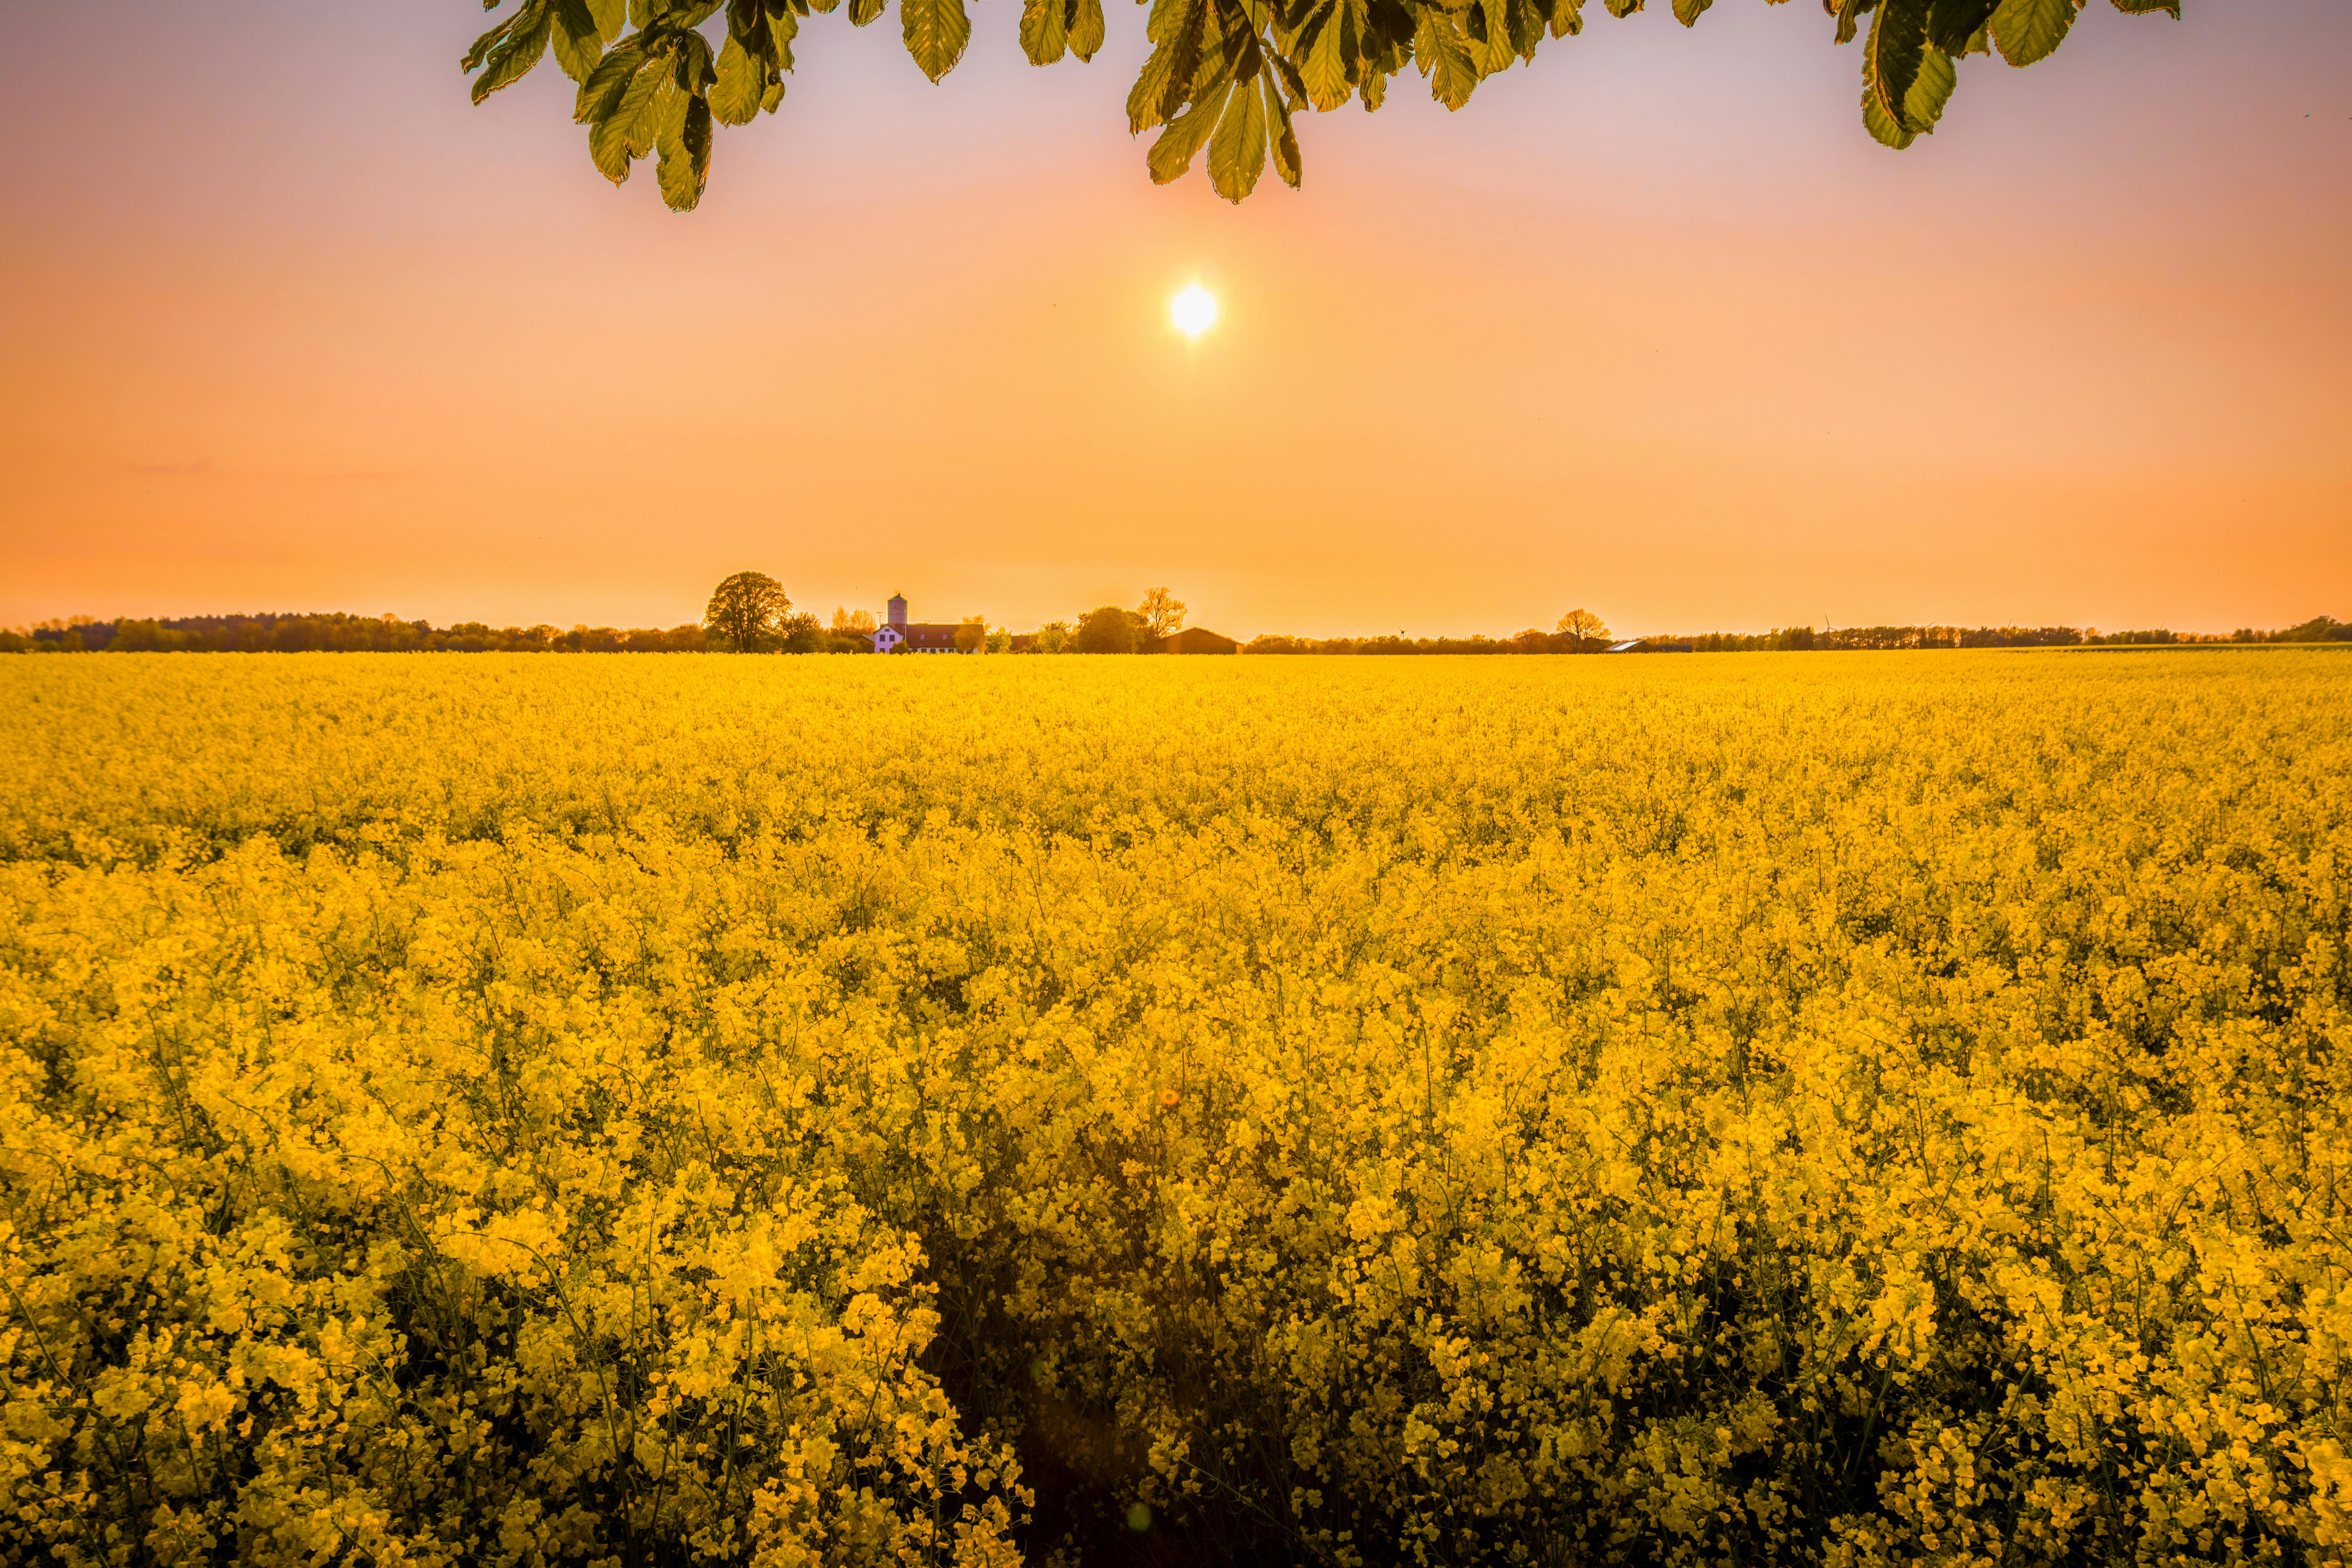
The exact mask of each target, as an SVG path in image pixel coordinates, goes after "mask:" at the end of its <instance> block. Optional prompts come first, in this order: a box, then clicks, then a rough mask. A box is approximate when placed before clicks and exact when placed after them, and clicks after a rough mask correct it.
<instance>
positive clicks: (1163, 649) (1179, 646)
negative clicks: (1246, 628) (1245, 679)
mask: <svg viewBox="0 0 2352 1568" xmlns="http://www.w3.org/2000/svg"><path fill="white" fill-rule="evenodd" d="M1149 651H1150V652H1152V653H1239V652H1241V651H1242V645H1241V644H1239V643H1237V642H1235V641H1234V639H1233V638H1231V637H1219V636H1218V635H1217V634H1216V633H1215V632H1213V631H1211V630H1209V628H1208V627H1206V626H1186V627H1185V628H1184V629H1183V630H1182V631H1181V632H1171V633H1169V634H1168V635H1167V636H1166V637H1161V638H1160V640H1159V641H1157V642H1155V643H1153V644H1151V645H1150V650H1149Z"/></svg>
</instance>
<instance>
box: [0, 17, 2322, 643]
mask: <svg viewBox="0 0 2352 1568" xmlns="http://www.w3.org/2000/svg"><path fill="white" fill-rule="evenodd" d="M2191 5H2192V9H2191V14H2190V16H2189V20H2187V21H2185V22H2182V23H2179V24H2173V23H2170V22H2168V21H2166V20H2164V19H2163V18H2160V17H2155V18H2131V17H2125V16H2117V15H2116V14H2114V13H2113V12H2112V11H2110V10H2108V9H2107V8H2106V7H2105V6H2104V5H2096V6H2095V8H2094V9H2093V10H2091V11H2089V12H2087V13H2086V14H2085V16H2084V21H2083V22H2082V24H2081V25H2080V27H2079V29H2078V31H2077V33H2076V35H2075V37H2074V39H2073V40H2072V41H2070V42H2069V44H2068V45H2067V47H2065V48H2064V49H2063V51H2062V52H2061V53H2060V54H2059V55H2058V56H2057V57H2056V58H2054V59H2053V60H2050V61H2047V62H2045V63H2043V64H2042V65H2040V66H2036V67H2034V68H2032V69H2030V70H2025V71H2013V70H2011V69H2009V68H2007V67H2005V66H2002V65H2000V64H1999V63H1998V62H1997V61H1989V60H1982V59H1973V60H1970V61H1969V62H1967V63H1966V64H1965V65H1964V67H1963V69H1962V76H1961V85H1960V90H1959V93H1958V96H1957V98H1956V99H1955V100H1954V102H1953V105H1952V108H1951V110H1950V112H1949V113H1948V116H1947V118H1946V121H1945V127H1944V129H1943V130H1942V131H1940V132H1938V133H1937V134H1936V135H1935V136H1933V137H1931V138H1927V139H1926V140H1923V141H1922V142H1920V143H1919V144H1918V145H1917V146H1916V147H1915V148H1914V149H1912V150H1911V151H1910V152H1908V153H1902V154H1895V153H1888V152H1886V151H1885V150H1884V149H1881V148H1880V147H1878V146H1877V145H1876V144H1874V143H1873V142H1870V141H1869V140H1868V139H1867V137H1866V136H1865V135H1864V132H1863V131H1862V129H1861V127H1860V125H1859V123H1858V121H1857V116H1856V113H1855V111H1854V110H1853V100H1854V98H1855V96H1856V94H1857V92H1858V90H1859V89H1858V85H1857V80H1856V78H1855V76H1854V72H1855V70H1856V68H1857V58H1856V53H1855V51H1854V50H1853V49H1852V48H1848V49H1843V50H1839V49H1833V48H1832V47H1830V46H1829V44H1828V42H1827V40H1826V38H1825V37H1824V31H1825V26H1826V24H1825V21H1824V19H1823V18H1822V16H1821V14H1820V10H1819V8H1818V7H1815V6H1811V5H1780V6H1774V7H1769V8H1768V7H1766V6H1764V5H1759V4H1757V0H1723V3H1722V4H1720V5H1717V7H1716V9H1715V10H1714V11H1712V12H1710V13H1709V14H1708V15H1707V16H1705V17H1704V18H1703V19H1702V20H1701V22H1700V25H1699V26H1698V27H1697V28H1696V30H1694V31H1692V32H1689V33H1685V31H1684V30H1683V29H1682V28H1681V27H1680V26H1676V25H1675V23H1674V21H1673V19H1672V17H1671V16H1669V15H1667V14H1665V13H1664V11H1663V10H1662V11H1660V12H1657V13H1652V14H1643V15H1641V16H1635V17H1634V18H1633V19H1631V20H1630V21H1627V22H1623V23H1617V22H1612V21H1611V20H1610V19H1609V18H1608V17H1607V16H1604V15H1601V14H1600V12H1599V7H1597V6H1596V7H1593V8H1592V9H1593V11H1594V16H1593V19H1592V20H1591V23H1590V24H1589V26H1588V27H1587V29H1586V32H1585V34H1584V36H1583V37H1580V38H1577V39H1571V40H1569V41H1567V42H1565V43H1561V44H1549V45H1547V46H1546V47H1545V51H1544V53H1543V55H1542V56H1541V57H1540V58H1539V59H1538V63H1537V65H1536V66H1535V68H1533V69H1531V70H1530V69H1524V68H1523V69H1520V70H1517V71H1514V72H1512V73H1510V74H1509V75H1507V76H1505V77H1500V78H1496V79H1492V80H1490V81H1488V82H1486V84H1485V85H1484V86H1483V87H1481V88H1480V89H1479V91H1478V94H1477V97H1476V98H1475V100H1474V101H1473V102H1472V103H1471V105H1470V106H1469V108H1468V109H1466V110H1464V111H1462V112H1461V113H1459V114H1454V115H1448V114H1446V113H1445V112H1444V110H1442V109H1440V108H1438V107H1437V106H1435V105H1433V104H1432V103H1430V102H1428V101H1427V100H1425V99H1424V98H1420V97H1417V96H1415V94H1414V93H1412V92H1408V91H1404V90H1402V88H1403V87H1404V85H1405V84H1403V83H1400V84H1399V87H1400V90H1399V91H1397V92H1396V93H1394V94H1393V95H1392V97H1391V106H1390V108H1389V109H1387V110H1383V111H1382V112H1381V114H1380V115H1378V116H1376V117H1367V116H1365V115H1363V114H1362V113H1361V112H1360V111H1359V110H1343V111H1341V112H1340V113H1338V114H1333V115H1328V116H1318V117H1311V118H1310V119H1308V120H1307V121H1302V123H1301V127H1300V130H1301V139H1302V141H1303V142H1304V145H1305V150H1306V158H1307V188H1306V190H1305V192H1304V193H1303V194H1293V193H1291V192H1289V191H1287V190H1285V189H1282V188H1281V187H1279V186H1278V185H1277V184H1275V183H1274V182H1273V180H1272V177H1271V176H1269V177H1268V183H1267V185H1266V186H1265V188H1263V189H1262V191H1261V194H1260V195H1258V196H1257V197H1255V198H1254V199H1253V200H1252V201H1250V202H1249V203H1248V204H1247V205H1244V206H1242V207H1240V208H1233V207H1229V206H1227V205H1224V204H1223V203H1222V202H1219V201H1217V200H1216V199H1215V198H1214V196H1213V195H1212V194H1211V193H1210V192H1209V191H1208V189H1207V188H1206V186H1205V184H1204V183H1203V182H1202V180H1201V179H1200V178H1199V177H1198V176H1197V175H1195V177H1193V178H1192V180H1190V181H1188V182H1187V183H1185V184H1182V185H1179V186H1176V187H1171V188H1166V189H1158V188H1154V187H1153V186H1152V185H1151V184H1150V183H1149V180H1148V179H1147V178H1146V176H1145V174H1144V172H1143V163H1142V153H1143V145H1142V143H1139V142H1129V140H1128V138H1127V136H1126V134H1125V122H1124V119H1123V114H1122V110H1121V103H1122V101H1123V99H1124V97H1125V93H1126V90H1127V88H1128V85H1129V82H1130V81H1131V80H1132V79H1133V74H1134V68H1135V66H1136V64H1137V62H1138V61H1139V58H1140V52H1141V39H1140V34H1141V22H1142V16H1141V14H1140V12H1139V11H1135V10H1133V9H1130V8H1126V7H1114V10H1113V15H1112V16H1111V27H1112V41H1111V44H1110V47H1108V48H1107V49H1106V50H1105V52H1104V55H1103V56H1102V57H1101V58H1098V59H1097V61H1096V62H1095V63H1094V64H1093V65H1091V66H1082V65H1078V64H1076V63H1075V62H1072V63H1067V64H1065V65H1062V66H1058V67H1055V68H1051V69H1047V70H1044V71H1038V70H1034V69H1032V68H1029V67H1028V66H1027V65H1026V64H1025V63H1024V62H1023V61H1022V59H1021V58H1020V55H1019V50H1018V46H1017V43H1016V41H1015V39H1014V36H1013V22H1014V19H1015V17H1016V16H1017V15H1018V12H1017V7H1015V6H1013V5H1011V4H1009V3H1007V0H982V3H981V4H979V5H976V6H975V11H976V14H977V16H976V20H977V28H976V36H975V41H974V46H973V49H972V52H971V56H970V57H968V58H967V59H966V60H965V62H964V63H963V65H962V66H961V67H960V68H958V69H957V71H956V72H955V73H954V74H953V75H952V76H950V78H949V79H948V80H947V82H946V83H945V84H944V85H943V86H941V87H939V88H936V89H935V88H932V87H930V86H929V84H927V83H926V82H925V81H924V80H923V79H922V78H921V77H920V75H919V73H918V72H917V71H916V69H915V68H914V66H913V65H912V64H911V63H910V62H909V61H908V60H907V58H905V56H904V53H903V51H902V49H901V48H900V46H899V44H898V37H897V31H898V30H897V26H896V23H895V19H894V20H893V21H891V22H890V23H888V24H886V25H882V26H875V27H872V28H869V29H866V30H865V31H862V32H860V31H855V30H853V29H851V28H850V27H848V26H847V25H846V22H845V17H843V16H839V15H836V16H830V17H820V18H817V19H816V21H815V22H814V23H813V24H812V25H811V26H809V27H808V28H807V29H806V30H805V31H804V33H803V40H804V47H803V48H802V50H801V61H802V65H801V69H800V70H799V72H798V73H797V74H796V75H795V76H794V78H793V80H792V83H791V86H790V89H789V91H788V94H787V101H786V104H785V107H784V110H783V111H782V113H781V114H779V115H777V116H775V117H773V118H772V119H763V120H761V121H760V122H759V123H758V124H757V125H755V126H753V127H751V128H750V129H748V130H743V131H726V130H723V129H722V130H721V132H720V133H719V144H718V151H717V155H716V158H715V160H714V171H713V180H712V187H711V192H710V195H709V196H708V197H707V198H706V200H705V202H704V204H703V206H702V208H701V210H700V211H699V212H698V213H696V214H694V215H692V216H673V215H670V214H668V213H667V212H665V211H664V210H663V209H662V207H661V205H660V203H659V200H658V198H657V197H656V195H655V193H654V191H653V189H652V180H651V173H650V169H649V168H648V169H646V171H644V172H643V173H641V174H640V175H639V176H638V178H637V179H636V180H635V181H633V182H632V183H631V184H630V185H629V186H628V187H627V188H626V189H625V190H623V191H620V192H614V191H613V190H612V189H611V188H610V187H609V186H607V185H606V184H604V181H603V180H602V179H600V178H599V177H598V176H597V175H596V174H595V173H594V172H593V169H592V168H591V167H590V166H589V164H588V163H587V159H586V155H585V150H584V146H583V138H584V133H583V132H581V131H579V130H577V129H576V128H574V127H573V126H572V125H571V124H570V123H569V114H568V103H569V96H570V87H569V84H567V83H565V82H563V81H562V79H561V77H560V76H559V75H558V74H557V73H556V71H555V69H554V68H553V66H552V64H551V63H550V64H547V65H543V66H542V67H541V69H540V71H539V72H538V73H536V74H534V76H533V77H532V78H531V79H529V80H527V81H526V82H524V83H523V84H522V85H521V86H520V87H518V88H516V89H512V90H510V91H509V92H506V93H503V94H500V95H499V97H497V98H495V99H493V100H491V102H490V103H489V104H488V106H486V107H484V108H482V109H478V110H477V109H473V108H470V107H469V106H468V105H467V102H466V99H465V84H464V82H463V80H462V79H460V78H459V76H458V74H457V69H456V59H457V55H458V54H459V53H460V52H462V50H463V48H464V47H465V45H466V43H467V41H468V40H469V37H470V35H471V33H472V31H473V30H475V29H477V28H478V26H479V25H480V21H479V18H480V13H479V12H478V10H477V9H476V8H475V7H474V6H472V5H456V4H451V5H436V6H432V7H425V6H410V5H387V4H370V5H341V6H322V5H297V4H293V3H290V0H276V3H271V4H249V3H243V0H241V3H240V4H239V5H236V6H235V7H233V8H222V7H191V6H186V5H170V4H163V3H161V0H149V3H146V4H139V5H131V4H121V3H96V4H86V5H74V6H70V7H56V6H42V7H37V8H36V9H35V10H34V12H33V14H32V15H31V16H29V17H27V18H25V19H22V20H19V21H17V22H16V23H15V24H14V25H13V26H12V52H13V53H14V54H15V55H16V58H20V59H47V60H51V61H63V62H79V64H74V65H72V66H71V67H70V68H55V69H43V70H39V71H24V72H20V73H18V75H19V80H18V82H17V84H16V87H15V88H13V89H12V90H11V94H10V95H9V96H8V97H7V98H6V99H5V100H0V125H5V129H6V131H7V132H8V144H9V145H10V146H11V147H12V148H14V149H15V150H16V153H17V161H16V168H15V169H14V170H13V171H12V179H11V189H10V192H9V194H8V195H7V196H6V197H5V198H0V199H5V202H6V204H7V206H6V212H7V218H6V221H5V224H0V416H5V418H0V474H5V484H0V622H9V623H16V622H22V621H26V620H30V619H35V618H40V617H45V616H53V615H64V614H70V613H75V612H87V613H90V614H96V615H100V616H113V615H118V614H129V615H172V614H191V613H202V612H217V611H234V610H249V609H311V608H320V609H330V608H331V609H350V610H355V611H362V612H367V613H375V612H378V611H384V610H393V611H397V612H399V613H401V614H403V615H406V616H426V617H429V618H431V619H433V620H435V621H437V622H446V621H450V620H456V619H461V618H483V619H488V620H492V621H496V622H513V621H520V622H532V621H551V622H555V623H558V624H562V625H569V624H572V623H573V622H578V621H587V622H591V623H611V624H622V625H646V624H671V623H675V622H677V621H682V620H688V619H692V618H695V617H696V616H698V613H699V611H700V608H701V605H702V600H703V598H704V596H705V595H707V594H708V592H709V585H710V584H711V583H713V582H714V581H716V580H717V578H718V577H719V576H720V575H723V574H725V573H727V572H729V571H732V570H735V569H738V568H740V567H745V566H751V567H758V568H761V569H763V570H766V571H769V572H771V573H772V574H775V575H776V576H778V577H779V578H781V579H782V581H783V583H784V584H785V586H786V588H787V590H788V591H789V592H790V593H791V594H792V595H793V598H794V599H795V600H797V601H798V602H799V603H801V604H802V605H804V606H807V607H813V608H816V609H818V610H820V611H829V610H830V609H831V608H832V607H833V606H834V605H836V604H848V605H867V606H875V605H878V604H879V602H880V600H881V599H882V598H883V597H884V596H885V595H887V594H889V593H890V592H891V591H893V590H894V589H898V590H903V591H904V592H905V593H906V594H907V595H908V597H909V598H910V599H911V600H912V601H913V603H914V606H915V612H916V614H917V616H918V617H919V618H920V617H936V618H940V619H948V618H954V617H958V616H965V615H973V614H985V615H987V616H990V617H991V619H992V620H996V621H1000V622H1009V623H1011V624H1012V625H1013V626H1029V625H1034V624H1035V623H1036V622H1037V621H1039V620H1041V619H1044V618H1046V617H1049V616H1064V615H1069V614H1072V613H1074V612H1076V611H1077V610H1081V609H1083V608H1085V607H1086V606H1087V605H1091V604H1095V603H1098V602H1101V601H1102V600H1105V599H1117V600H1121V601H1126V602H1132V601H1133V600H1134V599H1135V598H1136V597H1137V596H1138V595H1139V593H1140V591H1141V589H1142V588H1143V587H1144V586H1146V585H1147V584H1155V583H1167V584H1172V585H1174V587H1175V588H1176V590H1177V592H1178V594H1179V595H1180V596H1181V597H1183V598H1185V599H1187V600H1189V601H1190V602H1191V604H1192V609H1193V619H1194V620H1195V621H1196V622H1197V623H1200V624H1204V625H1208V626H1214V627H1216V628H1218V629H1220V630H1223V631H1227V632H1230V633H1233V634H1235V635H1238V636H1244V637H1246V636H1249V635H1251V634H1253V633H1255V632H1258V631H1261V630H1286V631H1297V632H1304V633H1310V634H1328V633H1334V632H1343V631H1358V632H1379V631H1386V630H1393V629H1398V628H1403V629H1406V630H1410V631H1412V632H1415V633H1423V634H1433V633H1440V632H1455V633H1459V632H1469V631H1487V632H1493V633H1497V634H1503V635H1507V634H1509V633H1511V632H1514V631H1517V630H1518V629H1519V628H1520V627H1522V626H1529V625H1541V626H1550V625H1551V623H1552V622H1553V620H1554V619H1555V618H1557V616H1559V613H1560V612H1561V611H1562V610H1564V609H1566V608H1568V607H1569V606H1570V605H1590V606H1591V607H1592V608H1594V609H1597V610H1599V611H1601V613H1602V615H1603V616H1606V617H1607V618H1608V620H1609V621H1610V622H1611V624H1612V626H1616V627H1617V628H1619V629H1620V630H1623V631H1643V630H1664V629H1701V628H1709V627H1764V626H1773V625H1782V624H1790V623H1794V622H1800V621H1811V622H1816V623H1818V622H1820V621H1822V620H1823V619H1827V620H1829V621H1831V622H1832V623H1835V624H1840V625H1843V624H1852V623H1865V622H1881V621H1912V620H1919V621H1944V622H1953V621H1957V622H1962V623H1969V624H1974V623H1978V622H1996V623H1999V622H2026V623H2042V622H2053V621H2057V622H2067V623H2072V624H2076V625H2082V624H2091V625H2097V626H2106V627H2110V628H2113V627H2119V626H2154V625H2169V626H2175V627H2179V628H2183V629H2227V628H2229V627H2231V626H2240V625H2256V626H2273V625H2280V624H2285V623H2289V622H2293V621H2296V620H2301V619H2303V618H2305V617H2306V616H2311V615H2314V614H2318V613H2321V612H2328V613H2333V614H2336V615H2338V616H2346V617H2347V618H2352V434H2348V433H2352V5H2344V4H2342V3H2341V0H2271V3H2269V4H2265V5H2261V6H2247V5H2235V6H2224V5H2217V4H2214V3H2213V0H2191ZM101 61H102V62H103V69H102V70H101V69H100V62H101ZM1411 81H1412V85H1414V86H1415V87H1416V88H1418V79H1411ZM1423 90H1425V89H1423ZM1194 278H1198V279H1202V281H1204V282H1206V283H1207V284H1209V285H1210V286H1211V287H1212V288H1213V289H1215V290H1216V291H1217V292H1218V293H1219V295H1220V296H1221V299H1222V302H1223V321H1221V322H1220V324H1219V325H1218V327H1217V328H1216V329H1215V330H1214V331H1212V332H1211V333H1210V334H1209V335H1208V336H1206V337H1204V338H1203V339H1202V341H1201V342H1200V343H1199V344H1198V345H1197V346H1188V345H1187V344H1186V342H1185V341H1184V340H1183V339H1182V338H1181V336H1179V335H1177V334H1175V333H1173V332H1172V331H1171V330H1170V329H1169V327H1168V325H1167V316H1166V300H1167V299H1168V297H1169V296H1170V295H1171V294H1172V293H1173V292H1174V291H1175V290H1176V289H1179V288H1181V286H1182V285H1183V284H1184V283H1186V282H1187V281H1189V280H1191V279H1194Z"/></svg>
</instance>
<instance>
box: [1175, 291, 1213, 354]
mask: <svg viewBox="0 0 2352 1568" xmlns="http://www.w3.org/2000/svg"><path fill="white" fill-rule="evenodd" d="M1168 319H1169V320H1170V321H1174V322H1175V323H1176V330H1177V331H1180V332H1181V333H1183V334H1184V335H1185V336H1186V337H1188V338H1191V339H1192V340H1193V341H1194V342H1199V341H1200V337H1201V334H1202V332H1205V331H1208V330H1209V329H1210V328H1211V327H1213V326H1215V325H1216V324H1217V297H1216V296H1215V295H1214V294H1212V293H1210V292H1209V291H1208V290H1207V289H1203V288H1202V287H1201V286H1200V285H1199V284H1198V283H1195V284H1192V286H1191V287H1190V288H1188V289H1185V290H1184V291H1183V292H1182V293H1181V294H1179V295H1177V296H1176V298H1174V299H1173V300H1169V301H1168Z"/></svg>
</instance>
